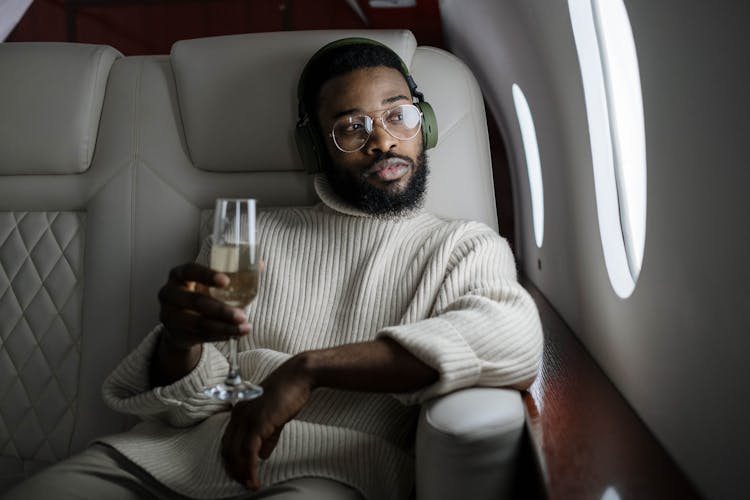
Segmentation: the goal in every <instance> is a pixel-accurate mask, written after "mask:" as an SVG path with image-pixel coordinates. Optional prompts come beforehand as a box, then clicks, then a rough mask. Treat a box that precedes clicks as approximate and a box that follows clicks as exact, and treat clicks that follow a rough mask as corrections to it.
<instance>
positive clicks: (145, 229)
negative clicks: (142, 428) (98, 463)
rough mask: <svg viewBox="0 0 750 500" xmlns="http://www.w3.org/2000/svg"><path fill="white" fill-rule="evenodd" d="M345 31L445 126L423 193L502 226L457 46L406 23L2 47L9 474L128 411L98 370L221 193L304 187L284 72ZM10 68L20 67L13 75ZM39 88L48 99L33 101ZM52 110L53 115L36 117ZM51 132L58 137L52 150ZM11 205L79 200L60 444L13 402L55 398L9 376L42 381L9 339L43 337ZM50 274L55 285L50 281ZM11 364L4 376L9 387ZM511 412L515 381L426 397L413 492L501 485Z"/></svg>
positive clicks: (0, 364)
mask: <svg viewBox="0 0 750 500" xmlns="http://www.w3.org/2000/svg"><path fill="white" fill-rule="evenodd" d="M344 36H368V37H371V38H375V39H377V40H380V41H381V42H383V43H386V44H387V45H389V46H391V47H392V48H393V49H394V50H395V51H396V52H398V53H399V54H400V55H401V57H402V58H403V59H404V60H405V61H406V63H407V65H408V66H409V67H410V68H411V71H412V73H413V75H414V78H415V80H416V81H417V83H418V84H419V87H420V90H422V91H423V92H424V93H425V96H426V98H427V100H428V101H429V102H430V103H431V104H432V106H433V108H434V109H435V111H436V114H437V119H438V125H439V129H440V140H439V143H438V146H437V147H436V148H435V149H433V150H431V151H430V154H429V156H430V165H431V171H432V174H431V179H430V184H429V191H428V196H427V200H426V206H427V208H428V209H430V210H432V211H434V212H436V213H438V214H441V215H445V216H449V217H458V218H469V219H475V220H481V221H483V222H485V223H487V224H488V225H490V226H491V227H493V228H495V229H496V228H497V217H496V212H495V210H496V208H495V200H494V192H493V188H492V186H493V183H492V174H491V165H490V155H489V143H488V136H487V127H486V123H485V114H484V106H483V101H482V96H481V94H480V92H479V88H478V86H477V84H476V81H475V80H474V78H473V76H472V75H471V73H470V72H469V70H468V69H467V68H466V66H465V65H464V64H463V63H461V62H460V61H459V60H458V59H456V58H455V57H453V56H452V55H450V54H448V53H446V52H444V51H442V50H439V49H434V48H430V47H417V45H416V40H415V39H414V37H413V36H412V34H411V33H410V32H408V31H317V32H285V33H266V34H252V35H235V36H228V37H215V38H206V39H198V40H189V41H183V42H178V43H177V44H175V46H174V47H173V49H172V53H171V55H170V56H145V57H120V55H119V54H118V53H117V52H116V51H114V50H112V49H111V48H107V47H93V46H82V45H68V44H44V45H36V44H6V45H0V92H2V95H0V109H6V108H5V107H4V106H5V105H12V107H11V108H8V109H12V110H13V116H11V115H10V114H9V113H3V114H1V115H0V162H2V164H1V165H0V176H2V177H0V179H1V180H0V245H2V246H0V263H1V264H2V270H3V273H0V287H1V288H0V294H5V295H0V297H2V298H0V318H2V319H0V333H2V339H3V343H2V344H1V345H0V370H3V372H2V377H0V398H2V399H0V403H1V405H2V410H1V411H0V416H1V417H2V419H0V424H2V425H0V457H1V458H0V460H2V462H0V464H2V465H3V466H2V467H0V469H2V471H3V473H2V474H3V475H4V476H5V477H4V479H3V480H4V481H5V483H6V485H7V484H9V483H12V482H15V481H16V480H18V478H20V477H22V476H23V475H24V474H25V473H26V472H25V471H29V470H31V469H33V467H32V466H31V465H30V464H32V463H37V462H38V461H45V462H49V461H53V460H57V459H60V458H62V457H63V456H66V454H68V453H71V452H73V451H75V450H77V449H80V447H82V446H84V445H85V444H86V442H87V441H88V440H90V439H92V438H93V437H95V436H97V435H101V434H104V433H109V432H115V431H118V430H121V429H123V428H124V426H126V425H127V421H126V420H125V419H124V418H122V417H120V416H117V415H115V414H113V413H112V412H110V411H109V410H106V409H105V408H103V406H102V405H101V403H100V401H99V398H98V391H99V385H100V381H101V378H102V377H103V376H104V374H106V373H107V372H108V371H109V370H111V369H112V368H113V367H114V365H115V364H116V363H117V361H118V360H119V359H121V358H122V357H123V356H124V355H125V354H126V352H128V351H129V350H130V349H131V348H132V347H133V346H134V345H135V344H136V343H137V342H138V341H139V340H140V339H141V338H142V336H143V335H144V334H145V333H146V332H147V331H148V330H149V329H150V328H151V327H152V326H153V324H155V323H156V321H157V318H158V303H157V301H156V292H157V290H158V288H159V287H160V286H161V284H162V283H163V282H164V280H165V278H166V275H167V272H168V270H169V268H171V267H172V266H174V265H175V264H177V263H180V262H184V261H187V260H190V259H192V258H194V257H195V255H196V254H197V250H198V246H199V243H200V234H201V221H202V220H203V219H204V218H205V212H206V211H207V210H208V209H210V208H211V205H212V203H213V200H214V199H215V198H216V197H219V196H253V197H257V198H258V199H259V200H260V201H261V203H262V205H263V206H267V207H270V206H289V205H310V204H312V203H314V202H315V201H316V198H315V194H314V191H313V189H312V182H311V178H310V177H308V176H307V174H305V173H304V172H303V170H302V166H301V163H300V160H299V158H298V157H297V156H296V149H295V147H294V143H293V127H294V124H295V122H296V84H297V79H298V77H299V74H300V72H301V70H302V67H303V65H304V62H305V61H306V60H307V58H308V57H309V56H310V55H312V53H313V52H315V50H317V48H318V47H320V46H322V45H323V44H324V43H326V42H328V41H331V40H334V39H337V38H341V37H344ZM52 54H55V55H54V56H53V55H52ZM39 68H42V70H40V69H39ZM110 68H111V69H110ZM39 71H42V73H38V72H39ZM68 73H73V75H70V76H68ZM9 75H26V76H25V77H24V78H22V79H21V80H18V81H17V80H16V79H15V76H13V77H10V76H9ZM45 75H46V78H44V76H45ZM53 75H54V76H53ZM63 76H64V77H65V78H70V81H67V82H66V85H65V86H64V88H66V89H68V88H69V89H71V92H72V93H73V94H74V95H73V96H70V95H67V94H65V95H63V94H60V92H61V87H63V86H61V85H57V83H58V81H59V79H60V78H61V77H63ZM105 84H106V89H105ZM92 89H93V90H92ZM42 96H45V97H46V98H47V100H46V101H44V102H45V103H46V104H45V105H44V106H42V105H34V102H41V101H39V99H40V98H41V97H42ZM99 109H101V112H99V111H98V110H99ZM20 115H28V124H25V125H23V126H21V125H19V124H18V123H20V122H17V121H16V116H20ZM70 123H72V124H74V125H79V124H80V126H74V127H68V126H66V124H70ZM29 124H31V125H29ZM40 124H45V126H40ZM47 125H49V126H50V127H51V126H55V127H56V128H55V129H54V130H53V131H52V132H50V133H47V130H46V128H45V127H46V126H47ZM35 127H39V129H38V130H37V129H36V128H35ZM97 129H98V134H97V133H96V131H97ZM6 130H11V131H13V133H12V134H10V135H9V134H6V133H5V131H6ZM94 137H96V140H95V151H94V154H93V157H91V156H90V155H89V156H86V157H85V158H87V159H88V161H89V162H90V164H89V163H88V162H87V161H83V160H80V159H79V158H78V156H76V155H80V154H81V151H85V152H89V153H90V151H91V149H92V148H93V146H94ZM18 144H24V145H25V146H26V145H28V147H26V149H24V148H21V149H18V146H17V145H18ZM62 146H71V147H70V148H69V149H70V151H67V150H63V149H60V150H59V151H62V152H58V149H55V148H61V147H62ZM87 154H88V153H87ZM42 157H43V158H44V161H42V160H41V159H40V158H42ZM50 165H52V166H50ZM22 211H48V212H56V213H57V212H60V213H64V214H65V216H66V217H69V215H68V214H70V213H73V214H74V215H75V217H77V219H75V220H76V221H77V222H76V224H77V227H79V229H78V230H77V231H78V233H76V234H81V236H80V238H81V241H80V244H79V246H77V247H75V248H76V249H77V251H78V257H77V258H78V259H80V261H81V262H82V264H81V266H82V269H83V271H82V277H81V276H80V275H76V276H77V278H76V279H75V280H74V282H75V283H77V285H75V286H76V287H77V288H75V289H76V290H77V291H76V292H75V293H77V294H78V295H77V297H78V296H80V300H79V304H80V305H78V306H74V307H73V309H76V307H77V308H78V309H77V310H80V311H82V313H81V314H82V320H81V323H80V327H78V328H76V326H78V324H75V323H73V324H71V325H68V326H69V329H73V330H76V332H75V333H74V334H73V335H68V334H60V333H58V332H57V331H56V330H55V331H54V332H52V331H51V333H53V334H54V335H55V336H56V337H55V338H57V336H59V337H60V338H68V337H69V338H70V339H71V340H69V341H66V342H67V344H66V345H67V346H68V350H69V351H71V352H74V351H75V350H76V349H78V352H79V355H78V357H77V358H75V359H74V360H73V361H69V362H68V363H69V364H70V366H68V365H65V367H64V368H61V370H63V371H61V372H60V373H63V372H64V373H66V374H67V375H65V377H67V378H65V380H66V381H67V382H66V383H68V385H69V386H70V387H71V388H68V389H64V390H60V391H58V390H57V389H55V391H57V392H61V393H65V394H69V397H68V399H67V400H66V404H63V406H64V407H65V408H66V409H67V412H68V413H65V417H64V418H65V419H67V420H66V422H69V424H68V427H65V429H72V439H70V440H68V441H67V442H66V441H65V439H63V437H61V436H65V435H66V434H65V432H67V431H58V430H57V427H55V428H49V425H47V426H46V427H45V425H46V424H43V425H40V426H39V429H38V432H37V435H34V434H33V433H29V432H28V431H27V430H26V427H24V425H26V424H24V423H23V420H24V418H23V416H24V415H28V414H40V412H43V411H44V407H45V405H49V404H51V403H49V400H50V397H51V396H47V395H42V396H39V395H38V394H36V393H35V394H34V395H33V396H28V395H24V391H22V390H21V389H19V387H22V388H27V391H26V392H29V390H28V389H29V388H31V389H33V388H34V387H36V386H37V385H39V384H38V383H36V382H35V378H36V377H37V375H36V372H35V371H34V370H31V369H30V368H29V367H30V366H33V365H31V364H29V363H27V362H24V360H25V358H24V355H23V353H24V352H26V351H24V349H26V350H28V348H27V347H24V348H23V349H22V348H20V347H18V345H20V344H23V346H32V347H31V349H32V350H33V349H37V350H39V348H38V347H37V346H42V348H43V347H44V344H45V343H50V342H51V337H49V336H48V335H47V334H46V333H45V332H44V331H43V330H44V326H43V325H41V326H40V325H35V324H34V322H35V320H34V319H35V318H36V312H35V310H34V309H32V308H31V306H23V305H22V306H21V307H20V308H19V307H16V306H14V305H12V304H11V301H9V300H6V296H7V295H8V293H11V294H12V295H14V296H20V295H21V293H22V292H23V291H24V289H25V287H27V283H26V279H25V278H24V279H20V278H14V277H12V276H17V273H16V272H15V268H16V267H19V262H21V263H23V262H22V261H23V259H24V257H23V255H22V254H23V251H22V250H19V249H16V250H17V251H16V252H15V253H13V252H8V251H7V250H6V246H5V245H3V243H2V242H3V241H5V240H7V237H5V234H6V233H7V234H11V233H12V234H15V233H13V231H16V232H18V231H19V230H16V229H15V228H16V227H21V226H23V224H24V223H23V220H22V221H21V222H20V223H19V222H14V221H18V220H19V216H17V215H16V214H17V213H19V212H22ZM71 217H72V216H71ZM75 217H74V218H75ZM64 220H66V221H67V219H66V218H65V219H64ZM66 224H67V223H66ZM65 227H66V231H68V232H75V231H74V229H70V228H68V226H67V225H66V226H65ZM50 231H51V233H52V234H53V235H56V234H57V232H56V231H57V230H56V229H51V230H50ZM26 245H27V246H31V244H30V243H28V242H26ZM31 255H32V256H33V255H34V252H33V251H32V252H31ZM8 256H9V257H8ZM6 257H7V258H6ZM39 259H40V260H41V261H44V262H46V261H47V260H48V259H54V256H50V255H47V254H42V255H41V256H40V257H39ZM11 271H12V272H11ZM11 275H12V276H11ZM5 276H8V278H5ZM2 280H6V281H2ZM53 281H55V283H54V284H53V285H50V286H51V287H55V286H58V285H57V281H56V279H55V280H53ZM81 283H82V284H81ZM8 290H10V291H8ZM14 307H15V309H13V310H14V311H16V313H17V314H16V316H19V315H21V316H23V315H24V313H25V316H24V318H25V322H26V323H28V324H29V325H30V327H29V328H25V327H24V328H23V329H21V330H19V329H18V328H16V327H15V326H13V325H15V323H16V321H15V319H13V320H10V319H6V318H10V316H8V315H7V314H6V312H5V311H6V310H10V309H12V308H14ZM46 307H47V309H48V311H47V312H48V314H49V315H50V317H53V318H60V321H63V322H66V321H67V318H68V315H69V311H68V309H67V308H69V306H67V305H65V304H62V305H61V304H57V303H55V302H54V301H53V302H52V305H51V306H50V305H49V304H47V306H46ZM19 309H20V312H19ZM55 321H56V320H55ZM66 325H67V323H66ZM13 328H16V329H15V330H13ZM9 332H11V333H12V335H11V333H9ZM63 335H68V337H63ZM9 338H10V339H11V340H12V341H11V340H8V339H9ZM17 344H18V345H17ZM53 345H54V346H57V345H58V344H53ZM42 352H44V351H42ZM19 353H20V354H19ZM42 357H44V355H43V356H42ZM22 358H23V359H22ZM8 360H10V361H8ZM56 370H57V368H55V367H53V369H52V370H51V373H52V375H51V377H52V379H56V377H57V375H58V372H57V371H56ZM65 370H67V371H65ZM71 373H72V374H73V375H71ZM6 374H7V375H6ZM6 380H11V381H12V382H11V383H10V384H11V385H13V387H14V389H12V390H8V389H7V388H6V387H5V386H6V385H8V384H9V383H8V382H6ZM18 408H23V411H22V410H20V409H18ZM9 409H10V410H9ZM8 422H12V424H13V425H8ZM19 422H20V423H19ZM53 427H54V426H53ZM58 427H59V426H58ZM522 428H523V410H522V405H521V400H520V396H519V394H518V393H517V392H515V391H504V390H499V389H486V388H484V389H469V390H465V391H459V392H458V393H455V394H453V395H449V396H446V397H443V398H440V399H439V400H437V401H434V402H431V403H429V404H426V405H425V406H424V410H423V412H422V416H421V420H420V427H419V430H418V443H417V496H418V498H424V499H430V500H439V499H443V498H445V499H448V498H458V497H459V496H461V497H462V498H472V499H482V498H493V499H498V498H503V496H507V494H508V492H509V488H510V480H511V479H512V470H513V463H514V455H515V453H516V450H517V448H518V445H519V442H520V435H521V430H522ZM61 432H62V434H60V433H61ZM38 435H39V436H43V437H42V438H41V439H40V438H38ZM53 441H54V443H55V444H54V446H53V451H54V453H48V452H47V449H48V448H49V446H47V445H46V444H44V443H47V442H53ZM39 443H42V444H41V445H40V444H39ZM6 464H9V466H8V467H6ZM9 467H10V468H9ZM11 469H12V471H13V472H12V474H11V475H12V477H8V476H9V475H8V474H6V472H5V471H6V470H11ZM0 488H2V486H0Z"/></svg>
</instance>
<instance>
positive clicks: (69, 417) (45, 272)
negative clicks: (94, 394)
mask: <svg viewBox="0 0 750 500" xmlns="http://www.w3.org/2000/svg"><path fill="white" fill-rule="evenodd" d="M84 226H85V214H84V213H81V212H2V213H0V455H2V456H6V457H12V458H16V459H20V460H23V461H27V460H34V461H55V460H60V459H62V458H64V457H66V456H67V455H68V448H69V443H70V437H71V434H72V431H73V423H74V421H75V412H76V397H77V393H78V391H77V386H76V384H77V378H78V377H77V374H78V371H79V366H80V339H81V314H82V298H83V248H84V245H83V243H84V233H85V231H84Z"/></svg>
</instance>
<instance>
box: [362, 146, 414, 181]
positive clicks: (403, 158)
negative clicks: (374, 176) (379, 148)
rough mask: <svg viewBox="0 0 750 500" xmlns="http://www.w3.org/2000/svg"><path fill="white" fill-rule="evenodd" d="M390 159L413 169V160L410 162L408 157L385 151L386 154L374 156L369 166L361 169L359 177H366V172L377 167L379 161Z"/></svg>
mask: <svg viewBox="0 0 750 500" xmlns="http://www.w3.org/2000/svg"><path fill="white" fill-rule="evenodd" d="M391 159H398V160H401V161H403V162H404V163H407V164H408V165H409V166H410V167H414V160H412V159H411V158H409V157H408V156H404V155H400V154H396V153H393V152H391V151H386V152H384V153H381V154H379V155H378V156H376V157H375V158H374V159H373V160H372V163H370V164H369V165H367V166H366V167H363V168H362V172H361V175H362V176H363V177H364V176H366V175H367V173H368V172H369V171H370V169H371V168H372V167H374V166H375V165H377V164H378V163H380V162H381V161H385V160H391Z"/></svg>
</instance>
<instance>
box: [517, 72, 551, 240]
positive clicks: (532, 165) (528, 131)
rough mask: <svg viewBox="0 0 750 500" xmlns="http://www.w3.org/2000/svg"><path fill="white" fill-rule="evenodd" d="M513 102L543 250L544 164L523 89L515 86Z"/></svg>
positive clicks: (535, 226) (537, 236)
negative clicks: (540, 158) (540, 156)
mask: <svg viewBox="0 0 750 500" xmlns="http://www.w3.org/2000/svg"><path fill="white" fill-rule="evenodd" d="M513 102H514V103H515V106H516V115H517V116H518V125H519V127H520V128H521V138H522V139H523V149H524V152H525V153H526V170H527V171H528V173H529V187H530V189H531V213H532V216H533V221H534V239H535V240H536V246H537V247H539V248H541V247H542V241H544V187H543V185H542V163H541V161H540V160H539V145H538V144H537V139H536V128H535V127H534V119H533V118H532V117H531V109H530V108H529V103H528V101H527V100H526V96H525V95H524V94H523V91H522V90H521V87H519V86H518V85H516V84H515V83H514V84H513Z"/></svg>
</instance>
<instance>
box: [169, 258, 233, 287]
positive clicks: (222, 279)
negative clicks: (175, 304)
mask: <svg viewBox="0 0 750 500" xmlns="http://www.w3.org/2000/svg"><path fill="white" fill-rule="evenodd" d="M169 281H171V282H175V283H179V284H186V283H188V282H191V281H193V282H196V283H201V284H203V285H206V286H219V287H224V286H227V285H228V284H229V278H228V277H227V275H226V274H223V273H217V272H216V271H214V270H213V269H210V268H208V267H206V266H202V265H200V264H198V263H196V262H188V263H187V264H182V265H181V266H177V267H175V268H173V269H172V270H171V271H170V272H169Z"/></svg>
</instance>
